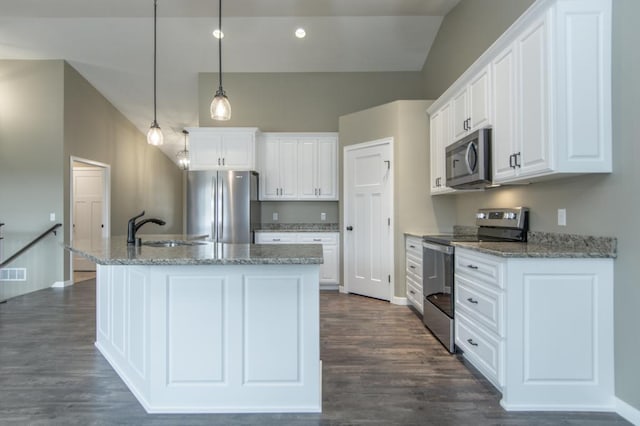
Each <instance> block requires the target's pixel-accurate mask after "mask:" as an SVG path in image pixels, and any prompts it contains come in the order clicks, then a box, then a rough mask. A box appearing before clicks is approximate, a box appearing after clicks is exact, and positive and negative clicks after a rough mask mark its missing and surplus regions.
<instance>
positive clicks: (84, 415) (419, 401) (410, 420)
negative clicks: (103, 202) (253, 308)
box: [0, 280, 628, 426]
mask: <svg viewBox="0 0 640 426" xmlns="http://www.w3.org/2000/svg"><path fill="white" fill-rule="evenodd" d="M94 311H95V285H94V281H93V280H89V281H84V282H82V283H78V284H76V285H74V286H72V287H67V288H65V289H46V290H42V291H38V292H35V293H31V294H28V295H25V296H22V297H17V298H14V299H11V300H9V301H8V302H7V303H6V304H2V305H0V424H1V425H14V424H15V425H181V426H182V425H185V426H186V425H474V426H480V425H560V424H562V425H622V424H628V423H627V422H626V421H625V420H624V419H622V418H621V417H619V416H617V415H615V414H611V413H539V412H537V413H512V412H505V411H504V410H503V409H502V408H501V407H500V405H499V399H500V395H499V393H497V392H496V391H495V390H494V389H493V388H492V387H491V385H490V384H489V383H488V382H486V381H485V380H484V379H483V378H482V377H481V376H479V375H477V374H474V373H473V372H472V371H471V370H469V369H468V368H466V367H465V366H464V363H463V361H462V360H461V358H459V357H457V356H451V355H449V354H448V353H447V352H446V351H445V350H444V349H443V348H442V347H441V346H440V344H439V343H438V342H437V341H436V340H435V339H434V338H433V337H432V336H431V335H430V334H428V333H427V332H426V331H425V329H424V327H423V326H422V323H421V321H420V319H419V318H418V317H417V316H416V315H415V314H414V313H412V312H411V311H410V310H409V309H408V308H407V307H403V306H395V305H390V304H389V303H387V302H382V301H378V300H374V299H368V298H365V297H359V296H353V295H344V294H338V293H333V292H323V293H322V295H321V355H322V360H323V412H322V414H206V415H205V414H191V415H151V414H147V413H146V412H145V411H144V409H143V408H142V407H141V406H140V405H139V404H138V402H137V401H136V399H135V398H134V396H133V395H132V394H131V392H129V390H128V389H127V388H126V386H125V385H124V384H123V383H122V381H121V380H120V379H119V377H118V376H117V375H116V373H115V372H114V371H113V370H112V369H111V367H110V366H109V365H108V363H107V362H106V361H105V360H104V359H103V358H102V356H101V355H100V354H99V353H98V351H97V349H95V348H94V346H93V342H94V338H95V320H94V314H95V313H94Z"/></svg>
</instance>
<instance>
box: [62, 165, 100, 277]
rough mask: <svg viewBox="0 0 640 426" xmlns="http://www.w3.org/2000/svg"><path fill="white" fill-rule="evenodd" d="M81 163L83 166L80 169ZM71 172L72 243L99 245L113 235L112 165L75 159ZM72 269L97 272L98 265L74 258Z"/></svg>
mask: <svg viewBox="0 0 640 426" xmlns="http://www.w3.org/2000/svg"><path fill="white" fill-rule="evenodd" d="M78 163H82V164H83V166H80V167H77V164H78ZM74 164H75V165H76V166H74ZM70 171H71V179H70V184H71V191H70V194H71V205H70V215H71V217H70V223H71V226H70V240H71V241H73V240H81V239H82V240H91V241H92V243H99V241H100V239H101V238H103V237H108V236H109V235H110V231H109V229H110V218H109V210H110V207H109V206H110V197H109V194H110V189H109V188H110V183H109V180H110V166H109V165H107V164H102V163H97V162H94V161H90V160H84V159H79V158H74V157H71V161H70ZM70 270H71V271H95V264H94V263H93V262H90V261H89V260H87V259H85V258H83V257H81V256H75V255H74V256H71V268H70Z"/></svg>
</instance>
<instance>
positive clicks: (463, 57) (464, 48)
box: [422, 0, 534, 99]
mask: <svg viewBox="0 0 640 426" xmlns="http://www.w3.org/2000/svg"><path fill="white" fill-rule="evenodd" d="M533 2H534V0H482V1H478V0H462V1H461V2H460V3H459V4H458V5H457V6H456V7H454V8H453V9H452V10H451V11H450V12H449V13H448V14H447V16H445V18H444V20H443V21H442V24H441V25H440V29H439V30H438V34H437V35H436V38H435V40H434V42H433V45H432V46H431V50H430V51H429V55H428V56H427V60H426V61H425V64H424V67H423V69H422V74H423V78H424V86H425V97H426V98H428V99H437V98H438V97H439V96H440V94H442V93H443V92H444V91H445V90H446V89H447V88H448V87H449V86H451V83H453V82H454V81H456V79H457V78H458V77H460V75H461V74H462V73H463V72H464V71H465V70H466V69H467V68H469V65H471V64H472V63H473V62H474V61H475V60H476V59H477V58H478V57H479V56H480V55H481V54H482V53H483V52H484V51H485V50H487V48H488V47H489V46H490V45H491V44H492V43H493V42H494V41H496V39H497V38H498V37H499V36H500V35H501V34H502V33H504V32H505V30H506V29H507V28H509V26H510V25H511V24H512V23H513V21H515V20H516V19H517V18H518V17H519V16H520V15H522V12H524V11H525V10H526V9H527V8H528V7H529V6H530V5H531V4H532V3H533Z"/></svg>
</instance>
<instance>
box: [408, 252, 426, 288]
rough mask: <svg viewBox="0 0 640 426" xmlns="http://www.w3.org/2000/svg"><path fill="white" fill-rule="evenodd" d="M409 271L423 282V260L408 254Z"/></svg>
mask: <svg viewBox="0 0 640 426" xmlns="http://www.w3.org/2000/svg"><path fill="white" fill-rule="evenodd" d="M420 260H422V259H420ZM407 273H410V274H413V275H415V276H416V278H417V279H418V280H419V281H420V282H422V262H419V261H417V259H415V258H413V257H411V256H407Z"/></svg>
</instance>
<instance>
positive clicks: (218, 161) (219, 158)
mask: <svg viewBox="0 0 640 426" xmlns="http://www.w3.org/2000/svg"><path fill="white" fill-rule="evenodd" d="M218 166H220V157H218Z"/></svg>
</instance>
